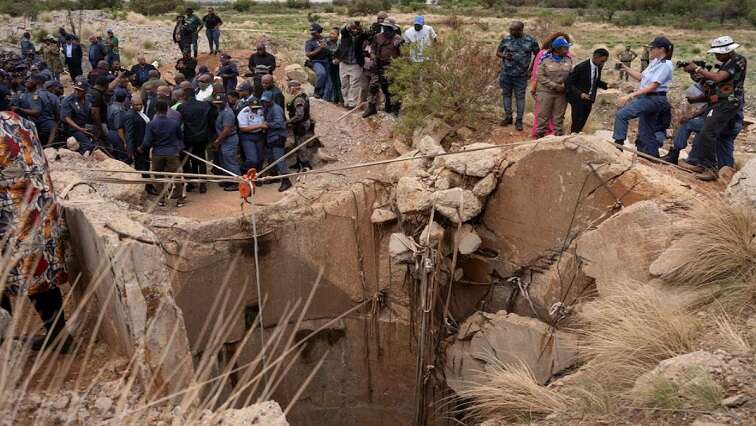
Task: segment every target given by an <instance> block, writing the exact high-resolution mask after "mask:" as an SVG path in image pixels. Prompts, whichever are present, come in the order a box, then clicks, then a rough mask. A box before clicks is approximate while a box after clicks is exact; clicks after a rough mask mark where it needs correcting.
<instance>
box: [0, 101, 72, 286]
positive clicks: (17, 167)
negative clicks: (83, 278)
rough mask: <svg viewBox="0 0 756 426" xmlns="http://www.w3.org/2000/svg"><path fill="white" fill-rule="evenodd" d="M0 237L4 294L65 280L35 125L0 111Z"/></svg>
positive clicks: (58, 212) (59, 227)
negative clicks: (0, 236) (0, 239)
mask: <svg viewBox="0 0 756 426" xmlns="http://www.w3.org/2000/svg"><path fill="white" fill-rule="evenodd" d="M0 138H2V141H1V142H0V235H2V236H3V240H2V241H3V247H2V255H3V260H4V265H3V268H2V270H3V272H4V273H5V272H6V271H8V279H7V280H6V283H5V284H6V285H5V291H9V292H11V293H14V294H29V295H34V294H38V293H42V292H45V291H48V290H50V289H52V288H55V287H57V286H58V285H60V284H61V283H63V282H65V281H66V279H67V276H66V272H65V268H64V257H65V256H64V254H65V253H64V244H63V240H62V235H63V232H64V230H65V228H64V222H63V214H62V208H61V206H60V205H59V204H58V203H57V202H56V201H55V194H54V192H53V185H52V180H51V179H50V173H49V171H48V166H47V159H46V158H45V154H44V152H43V151H42V145H41V144H40V142H39V138H38V136H37V132H36V129H35V127H34V125H33V124H32V123H31V122H30V121H27V120H25V119H23V118H21V117H20V116H18V115H17V114H15V113H12V112H0Z"/></svg>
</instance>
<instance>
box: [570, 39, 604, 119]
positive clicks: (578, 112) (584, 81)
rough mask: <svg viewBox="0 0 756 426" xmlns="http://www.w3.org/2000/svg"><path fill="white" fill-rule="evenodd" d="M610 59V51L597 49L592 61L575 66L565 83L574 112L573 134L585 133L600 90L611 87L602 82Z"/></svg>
mask: <svg viewBox="0 0 756 426" xmlns="http://www.w3.org/2000/svg"><path fill="white" fill-rule="evenodd" d="M608 59H609V51H608V50H606V49H596V51H594V52H593V57H592V58H591V59H588V60H586V61H583V62H581V63H579V64H577V65H575V68H573V69H572V72H570V75H569V77H567V81H565V83H564V84H565V86H566V88H567V101H568V102H569V103H570V109H571V111H572V126H571V128H570V132H571V133H580V132H582V131H583V128H584V127H585V123H586V122H587V121H588V117H589V116H590V115H591V110H592V109H593V103H594V102H596V93H597V92H598V89H604V90H606V89H607V88H608V87H609V85H608V84H606V82H604V81H603V80H601V71H602V70H603V68H604V64H605V63H606V61H607V60H608Z"/></svg>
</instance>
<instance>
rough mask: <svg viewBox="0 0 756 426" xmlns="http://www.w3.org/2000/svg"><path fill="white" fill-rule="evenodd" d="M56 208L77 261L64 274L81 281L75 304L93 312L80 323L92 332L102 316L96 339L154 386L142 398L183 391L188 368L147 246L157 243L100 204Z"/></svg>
mask: <svg viewBox="0 0 756 426" xmlns="http://www.w3.org/2000/svg"><path fill="white" fill-rule="evenodd" d="M62 205H63V208H64V215H65V218H66V223H67V226H68V229H69V231H70V241H69V243H70V246H71V249H72V252H73V253H74V259H75V260H73V264H72V265H70V268H69V269H70V270H71V271H72V272H74V273H80V274H81V278H82V282H80V283H78V284H77V287H76V288H75V289H74V299H75V300H76V302H77V304H79V305H82V304H84V305H85V306H92V308H91V309H87V310H88V311H89V312H88V313H85V314H84V315H83V318H80V319H78V321H80V322H83V323H85V324H90V325H93V323H92V321H96V320H97V317H98V316H99V315H102V314H104V315H102V323H101V325H100V328H99V330H98V332H99V336H100V337H101V338H102V339H103V340H105V341H106V342H107V343H108V344H109V346H110V347H111V348H113V349H114V350H115V351H116V352H118V353H120V354H122V355H124V356H127V357H129V358H134V359H135V360H136V366H137V368H138V371H140V372H141V374H142V375H143V377H142V379H143V380H144V383H146V384H147V383H151V384H153V385H154V389H148V392H153V391H154V390H157V389H162V393H165V394H170V393H173V392H175V391H177V390H180V389H184V388H186V387H187V386H188V385H189V384H191V382H192V379H193V376H194V368H193V366H192V360H191V355H190V351H189V344H188V340H187V337H186V330H185V327H184V323H183V315H182V313H181V310H180V309H179V308H178V307H177V306H176V304H175V301H174V299H173V293H172V289H171V279H170V277H169V275H168V272H167V270H166V269H165V266H164V262H165V258H164V256H163V252H162V249H161V248H160V246H158V245H157V244H153V243H149V242H150V241H158V240H157V236H155V235H154V234H153V233H152V232H150V231H149V230H148V229H146V228H144V227H143V226H141V225H140V224H138V223H136V222H134V221H132V220H130V219H129V218H128V217H127V216H126V215H125V214H124V213H123V212H122V211H121V210H120V209H119V208H118V207H116V206H115V205H113V204H111V203H109V202H106V201H101V202H80V201H63V202H62ZM74 275H75V274H74ZM90 301H91V302H92V305H88V303H89V302H90ZM98 313H101V314H98ZM74 321H77V319H74Z"/></svg>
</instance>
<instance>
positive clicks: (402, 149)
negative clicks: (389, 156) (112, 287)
mask: <svg viewBox="0 0 756 426" xmlns="http://www.w3.org/2000/svg"><path fill="white" fill-rule="evenodd" d="M392 144H393V146H394V150H396V152H398V153H399V155H403V154H406V153H408V152H410V151H412V148H411V147H410V146H408V145H407V144H406V143H404V142H402V141H401V140H400V139H394V140H393V142H392Z"/></svg>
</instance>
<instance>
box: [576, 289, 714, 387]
mask: <svg viewBox="0 0 756 426" xmlns="http://www.w3.org/2000/svg"><path fill="white" fill-rule="evenodd" d="M615 286H616V287H615V288H614V291H613V292H612V294H611V295H610V296H608V297H606V298H602V299H600V300H598V301H596V302H594V303H593V304H592V306H590V308H588V309H586V311H585V312H584V314H583V316H582V318H581V320H582V325H583V328H582V329H580V330H576V331H577V332H578V333H579V334H580V335H581V336H582V341H581V347H580V350H581V352H582V355H583V356H584V357H585V359H586V360H587V361H588V362H589V363H590V365H591V366H592V368H593V369H595V370H596V371H599V372H600V374H601V375H602V376H605V377H606V379H608V380H611V381H612V384H614V385H616V386H619V387H625V386H631V385H632V384H633V383H634V382H635V379H636V378H637V377H638V376H639V375H641V374H643V373H644V372H646V371H647V370H649V369H651V368H653V367H654V366H656V364H657V363H658V362H659V361H661V360H664V359H667V358H670V357H673V356H675V355H679V354H682V353H687V352H689V351H690V350H691V349H692V348H693V343H694V340H695V338H696V336H697V334H698V331H699V328H700V324H699V321H698V319H697V318H696V317H695V316H694V315H693V314H692V313H691V311H690V308H689V307H688V305H687V303H686V302H684V300H685V299H689V298H691V297H689V295H685V294H683V295H675V296H672V295H670V294H669V293H667V292H665V291H662V290H659V289H657V288H654V287H652V286H649V285H642V284H636V285H622V284H615ZM691 299H692V298H691Z"/></svg>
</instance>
